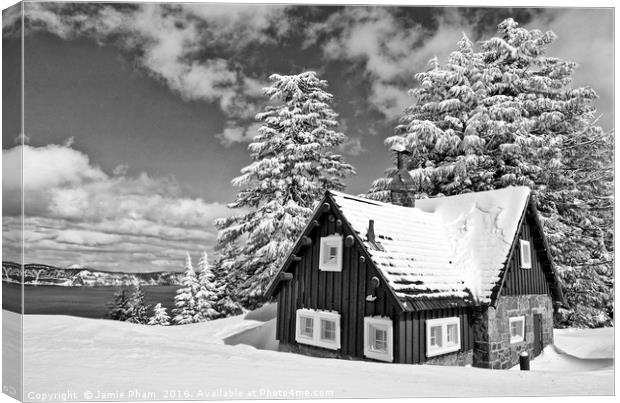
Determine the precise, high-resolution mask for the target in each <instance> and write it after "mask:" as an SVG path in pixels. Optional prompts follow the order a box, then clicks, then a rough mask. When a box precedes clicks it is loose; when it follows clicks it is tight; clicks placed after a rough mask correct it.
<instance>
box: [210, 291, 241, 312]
mask: <svg viewBox="0 0 620 403" xmlns="http://www.w3.org/2000/svg"><path fill="white" fill-rule="evenodd" d="M215 309H216V310H217V311H218V312H219V314H220V316H221V317H227V316H236V315H241V314H242V313H243V309H242V308H241V305H239V303H238V302H235V301H233V299H232V298H231V297H230V296H229V295H223V296H222V297H221V298H220V299H219V300H218V301H217V303H216V304H215Z"/></svg>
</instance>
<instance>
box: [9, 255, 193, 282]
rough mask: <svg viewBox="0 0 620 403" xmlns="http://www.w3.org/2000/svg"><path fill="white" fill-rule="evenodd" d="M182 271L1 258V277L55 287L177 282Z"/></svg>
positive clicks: (10, 280) (12, 280) (11, 280)
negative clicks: (112, 268) (129, 269)
mask: <svg viewBox="0 0 620 403" xmlns="http://www.w3.org/2000/svg"><path fill="white" fill-rule="evenodd" d="M182 275H183V273H182V272H169V271H156V272H144V273H128V272H111V271H101V270H95V269H91V268H88V267H68V268H61V267H56V266H50V265H43V264H25V265H21V264H18V263H15V262H10V261H3V262H2V281H3V282H6V283H12V284H22V283H23V284H24V285H50V286H57V287H100V286H130V285H134V284H140V285H141V286H146V285H177V284H179V283H180V278H181V276H182Z"/></svg>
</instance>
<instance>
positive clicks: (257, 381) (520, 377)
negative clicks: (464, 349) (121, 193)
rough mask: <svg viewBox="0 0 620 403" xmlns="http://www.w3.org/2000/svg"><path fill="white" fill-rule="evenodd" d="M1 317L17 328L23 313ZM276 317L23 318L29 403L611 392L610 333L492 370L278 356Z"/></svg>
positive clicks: (572, 335)
mask: <svg viewBox="0 0 620 403" xmlns="http://www.w3.org/2000/svg"><path fill="white" fill-rule="evenodd" d="M3 314H4V315H5V317H6V319H7V320H9V321H13V322H15V323H17V320H18V315H16V314H14V313H11V312H8V311H3ZM273 317H274V306H273V305H272V306H269V307H267V308H264V309H262V310H260V311H259V312H251V313H250V314H248V315H246V316H243V315H242V316H237V317H233V318H227V319H222V320H216V321H212V322H207V323H200V324H194V325H185V326H171V327H153V326H143V325H134V324H130V323H124V322H114V321H107V320H97V319H85V318H78V317H69V316H51V315H47V316H46V315H26V316H25V318H24V371H25V379H24V386H25V395H24V398H25V400H28V401H41V400H44V399H47V398H49V397H50V396H51V397H54V396H52V395H51V394H53V393H67V394H75V398H77V399H78V400H101V399H104V398H105V400H145V399H147V400H152V399H156V400H168V399H200V400H204V399H220V400H222V399H228V398H230V399H240V398H293V397H297V398H310V397H323V398H325V397H328V398H329V397H337V398H338V397H340V398H342V397H419V396H461V397H463V396H500V395H502V396H506V395H512V396H515V395H538V396H540V395H610V394H613V392H614V389H613V329H597V330H576V329H568V330H556V333H555V337H556V346H555V347H553V346H552V347H548V348H547V349H546V350H545V352H544V353H543V355H542V356H540V357H539V358H537V359H536V360H534V361H533V362H532V365H531V366H532V371H530V372H524V371H518V370H512V371H494V370H485V369H479V368H472V367H466V368H462V367H441V366H430V365H401V364H387V363H373V362H365V361H347V360H336V359H325V358H314V357H307V356H302V355H298V354H293V353H284V352H277V351H272V350H270V349H275V348H277V342H276V341H275V339H274V336H275V330H274V329H275V326H274V325H275V319H273ZM255 346H256V347H259V348H256V347H255ZM8 358H10V357H8ZM70 397H73V395H70ZM60 398H61V395H58V397H57V398H56V399H55V400H58V399H60Z"/></svg>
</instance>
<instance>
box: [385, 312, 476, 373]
mask: <svg viewBox="0 0 620 403" xmlns="http://www.w3.org/2000/svg"><path fill="white" fill-rule="evenodd" d="M454 316H458V317H459V318H460V322H461V334H460V337H461V349H460V350H459V351H468V350H472V349H473V348H474V328H473V321H472V312H471V309H469V308H448V309H437V310H431V311H417V312H404V313H402V314H401V317H400V321H399V324H398V328H399V329H398V330H399V334H400V339H399V343H398V344H396V343H395V345H396V346H398V354H397V355H395V359H394V362H399V363H403V364H420V363H423V362H425V361H426V360H427V357H426V320H427V319H436V318H449V317H454ZM449 354H450V353H449Z"/></svg>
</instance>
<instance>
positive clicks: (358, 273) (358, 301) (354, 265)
mask: <svg viewBox="0 0 620 403" xmlns="http://www.w3.org/2000/svg"><path fill="white" fill-rule="evenodd" d="M337 219H340V220H342V217H340V216H339V215H338V212H334V211H330V212H325V213H323V214H322V215H321V216H320V217H319V218H318V221H319V226H318V227H315V228H314V229H312V231H311V232H310V234H309V237H310V238H311V239H312V244H311V245H309V246H302V247H301V249H300V250H299V251H298V252H297V253H296V255H298V256H300V257H301V260H300V261H298V262H293V263H292V265H291V267H290V268H289V269H288V272H290V273H293V279H292V280H290V281H283V282H281V283H280V285H279V288H278V291H277V300H278V321H277V322H278V324H277V330H276V337H277V338H278V340H280V341H282V342H285V343H290V344H294V343H296V342H295V326H296V323H295V319H296V318H295V316H296V315H295V313H296V310H297V309H300V308H308V309H318V310H326V311H329V310H334V311H337V312H338V313H339V314H340V315H341V319H340V320H341V323H340V339H341V340H340V341H341V349H340V352H341V353H342V354H343V355H347V356H351V357H358V358H363V356H364V344H363V343H364V317H365V316H387V317H390V318H391V319H392V320H393V323H394V333H396V332H397V328H398V318H399V317H400V312H401V311H400V307H399V306H398V305H396V304H395V303H394V299H393V298H392V294H390V291H389V290H388V289H387V288H385V284H383V281H381V283H380V285H379V287H378V289H377V294H376V296H377V299H376V300H375V301H374V302H366V296H367V295H368V294H370V292H371V285H370V279H371V278H372V277H373V276H377V277H379V278H381V277H380V275H379V274H378V273H377V272H376V270H375V269H374V267H373V266H372V265H371V264H369V262H368V260H366V261H365V262H362V261H361V260H360V257H361V256H363V255H364V252H363V251H362V250H361V248H360V245H357V244H356V245H353V246H352V247H343V256H342V258H343V259H342V271H341V272H326V271H320V270H319V268H318V266H319V251H320V237H322V236H327V235H332V234H335V233H339V234H342V235H343V237H345V236H347V235H350V234H351V233H350V232H349V231H350V229H349V228H348V226H347V225H346V224H345V225H342V224H341V225H338V222H337ZM341 222H342V221H341ZM394 319H397V320H394ZM394 339H395V348H394V353H395V355H396V354H397V351H398V349H397V344H396V339H397V336H396V335H395V336H394ZM399 342H400V341H399ZM395 361H396V360H395Z"/></svg>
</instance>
